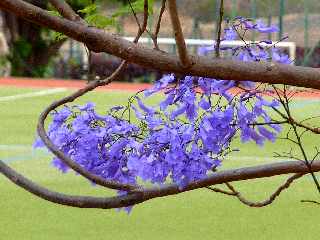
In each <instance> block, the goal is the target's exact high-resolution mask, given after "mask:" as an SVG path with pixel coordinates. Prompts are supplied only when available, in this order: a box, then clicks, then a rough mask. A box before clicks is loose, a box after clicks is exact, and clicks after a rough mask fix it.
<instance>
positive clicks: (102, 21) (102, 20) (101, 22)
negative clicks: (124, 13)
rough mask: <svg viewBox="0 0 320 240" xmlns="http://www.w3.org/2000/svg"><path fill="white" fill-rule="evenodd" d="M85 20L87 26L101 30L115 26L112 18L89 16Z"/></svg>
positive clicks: (99, 15) (96, 15)
mask: <svg viewBox="0 0 320 240" xmlns="http://www.w3.org/2000/svg"><path fill="white" fill-rule="evenodd" d="M85 20H86V21H87V23H88V24H89V25H91V26H95V27H97V28H102V29H103V28H106V27H110V26H116V20H115V19H114V18H112V17H111V18H110V17H106V16H103V15H101V14H92V15H89V16H87V17H86V18H85Z"/></svg>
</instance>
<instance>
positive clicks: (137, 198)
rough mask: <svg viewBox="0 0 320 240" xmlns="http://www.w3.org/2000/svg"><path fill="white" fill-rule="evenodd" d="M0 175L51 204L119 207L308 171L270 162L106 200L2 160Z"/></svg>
mask: <svg viewBox="0 0 320 240" xmlns="http://www.w3.org/2000/svg"><path fill="white" fill-rule="evenodd" d="M312 170H313V171H314V172H316V171H320V161H317V162H314V163H313V164H312ZM0 172H1V173H2V174H3V175H4V176H6V177H7V178H9V179H10V180H11V181H12V182H13V183H14V184H16V185H18V186H20V187H22V188H24V189H26V190H27V191H29V192H31V193H33V194H35V195H36V196H38V197H40V198H43V199H45V200H48V201H51V202H54V203H58V204H62V205H67V206H72V207H81V208H119V207H127V206H132V205H135V204H139V203H142V202H145V201H147V200H150V199H153V198H158V197H165V196H169V195H175V194H179V193H182V192H186V191H191V190H194V189H198V188H202V187H208V186H211V185H215V184H221V183H227V182H233V181H241V180H248V179H254V178H263V177H272V176H275V175H281V174H288V173H298V174H306V173H308V172H309V170H308V168H307V167H306V166H305V164H303V163H301V162H299V161H290V162H281V163H273V164H266V165H261V166H257V167H246V168H240V169H231V170H225V171H220V172H215V173H214V174H213V175H211V176H209V177H207V178H205V179H202V180H199V181H196V182H192V183H190V184H189V185H188V186H187V187H186V188H184V189H179V187H178V186H177V185H176V184H169V185H164V186H162V187H151V188H145V189H139V190H136V191H134V192H130V193H129V194H128V195H124V196H118V197H109V198H97V197H82V196H70V195H65V194H61V193H57V192H52V191H50V190H48V189H46V188H43V187H41V186H38V185H37V184H35V183H33V182H32V181H30V180H28V179H26V178H25V177H24V176H22V175H20V174H18V173H17V172H15V171H14V170H13V169H12V168H10V167H9V166H7V165H6V164H5V163H4V162H2V161H1V160H0Z"/></svg>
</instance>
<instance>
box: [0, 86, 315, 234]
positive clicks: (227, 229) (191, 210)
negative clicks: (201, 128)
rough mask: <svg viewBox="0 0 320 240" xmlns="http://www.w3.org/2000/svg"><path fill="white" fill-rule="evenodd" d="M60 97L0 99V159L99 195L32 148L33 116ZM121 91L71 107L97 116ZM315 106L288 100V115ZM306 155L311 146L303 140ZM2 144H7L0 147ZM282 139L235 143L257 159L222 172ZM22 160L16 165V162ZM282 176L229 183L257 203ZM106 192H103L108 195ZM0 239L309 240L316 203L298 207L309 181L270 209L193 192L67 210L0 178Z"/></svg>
mask: <svg viewBox="0 0 320 240" xmlns="http://www.w3.org/2000/svg"><path fill="white" fill-rule="evenodd" d="M26 91H32V89H26V90H24V89H14V88H0V97H1V96H4V95H8V96H9V95H14V94H19V93H25V92H26ZM65 94H66V93H62V94H56V95H50V96H45V97H34V98H28V99H19V100H16V101H9V102H2V103H1V107H0V119H1V124H0V136H1V137H0V145H1V146H3V147H2V148H0V158H1V159H5V160H7V161H10V165H11V166H12V167H14V168H15V169H16V170H17V171H19V172H20V173H23V174H24V175H26V176H27V177H29V178H30V179H32V180H33V181H35V182H37V183H39V184H41V185H44V186H46V187H48V188H50V189H52V190H56V191H62V192H65V193H72V194H88V195H106V194H108V193H106V192H105V190H103V189H101V188H98V187H92V186H91V185H90V184H89V183H88V182H87V181H86V180H83V179H81V178H80V177H79V176H75V175H74V174H73V173H69V174H66V175H61V174H60V173H59V172H57V171H56V170H55V169H54V168H52V167H50V156H49V155H48V154H47V153H46V152H44V151H32V150H31V148H30V147H28V146H30V145H31V144H32V142H33V140H34V136H35V126H36V122H37V117H38V115H39V113H40V111H41V110H42V109H43V108H44V107H45V106H46V105H48V104H49V103H50V102H51V101H53V100H54V99H58V98H59V97H62V96H63V95H65ZM127 96H128V94H127V93H120V92H114V93H104V92H96V93H90V94H89V95H87V96H85V97H83V98H82V99H81V100H80V101H79V102H78V103H81V102H82V103H83V102H86V101H89V100H90V101H94V102H96V103H97V105H98V108H99V110H100V111H103V110H104V109H105V108H106V107H110V106H112V105H118V104H121V103H125V101H126V98H127ZM319 105H320V104H319V103H312V104H309V103H308V102H306V101H299V102H297V103H294V105H293V109H294V113H295V114H296V115H297V116H298V117H300V118H302V117H303V116H305V114H313V115H318V114H319V109H320V108H319ZM305 143H306V145H307V147H308V149H309V150H310V151H311V149H312V145H314V144H316V143H317V139H316V138H315V137H308V138H307V139H306V142H305ZM4 145H15V146H16V147H13V148H6V147H5V146H4ZM288 147H289V146H288V145H287V144H286V143H284V142H282V141H277V142H276V143H275V144H267V145H266V147H265V148H259V147H256V146H255V145H254V144H245V145H242V146H241V152H239V153H237V154H239V155H240V156H248V155H249V156H257V160H256V161H253V160H252V159H251V160H250V159H249V160H243V161H240V160H228V161H226V163H225V164H224V168H228V167H240V166H243V165H254V164H259V163H262V162H263V161H264V160H263V159H262V160H261V159H259V156H272V152H273V151H274V150H275V149H281V150H284V149H288ZM22 160H23V161H22ZM283 180H284V178H283V177H277V178H273V179H261V180H256V181H250V182H239V183H236V184H235V186H237V187H238V188H239V189H240V190H241V191H243V192H244V194H245V195H246V196H248V198H250V199H253V200H262V199H264V198H265V197H266V196H267V195H268V193H271V192H272V191H273V190H274V189H275V188H276V187H277V185H278V184H280V183H281V182H282V181H283ZM110 194H111V193H110ZM0 195H1V200H0V223H1V227H0V236H1V237H0V239H6V240H7V239H8V240H11V239H24V240H29V239H30V240H31V239H32V240H37V239H39V240H40V239H49V240H51V239H63V240H64V239H70V240H71V239H114V240H116V239H148V240H151V239H184V240H188V239H228V240H229V239H240V240H241V239H259V240H260V239H268V240H270V239H284V240H285V239H288V240H289V239H290V240H291V239H305V240H308V239H310V240H311V239H317V236H319V235H320V228H319V224H318V223H317V222H318V219H319V216H320V209H319V207H318V206H316V205H312V204H302V203H300V200H301V199H319V196H318V195H317V193H316V191H315V188H314V185H313V183H312V181H311V179H310V177H309V176H306V177H304V178H303V179H301V180H300V181H298V182H297V183H296V184H294V185H293V186H292V187H291V188H290V189H289V190H288V191H286V192H284V193H283V194H282V195H281V196H280V198H279V199H278V200H277V201H275V202H274V203H273V204H272V205H270V206H268V207H266V208H262V209H253V208H248V207H246V206H244V205H242V204H241V203H239V202H238V201H237V200H236V199H233V198H231V197H226V196H223V195H218V194H215V193H211V192H209V191H207V190H204V189H200V190H196V191H193V192H188V193H184V194H180V195H177V196H171V197H167V198H162V199H155V200H152V201H149V202H146V203H143V204H141V205H138V206H135V207H134V210H133V211H132V213H131V214H130V215H129V216H127V215H126V214H125V213H124V212H116V211H115V210H95V209H90V210H88V209H74V208H68V207H64V206H58V205H54V204H52V203H49V202H46V201H44V200H41V199H38V198H36V197H34V196H33V195H31V194H29V193H27V192H26V191H24V190H22V189H20V188H18V187H16V186H15V185H13V184H12V183H11V182H9V181H8V180H7V179H6V178H4V177H3V176H0Z"/></svg>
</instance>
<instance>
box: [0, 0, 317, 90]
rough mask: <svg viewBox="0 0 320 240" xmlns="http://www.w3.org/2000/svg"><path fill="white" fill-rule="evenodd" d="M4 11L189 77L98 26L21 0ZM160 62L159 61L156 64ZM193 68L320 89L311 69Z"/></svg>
mask: <svg viewBox="0 0 320 240" xmlns="http://www.w3.org/2000/svg"><path fill="white" fill-rule="evenodd" d="M0 8H2V9H3V10H5V11H10V12H12V13H14V14H16V15H18V16H20V17H22V18H24V19H26V20H28V21H32V22H34V23H36V24H40V25H43V26H46V27H49V28H51V29H53V30H55V31H58V32H62V33H64V34H65V35H67V36H69V37H71V38H74V39H76V40H78V41H80V42H84V43H86V44H87V46H88V47H89V48H90V49H91V50H93V51H95V52H107V53H109V54H112V55H115V56H117V57H120V58H122V59H125V60H127V61H129V62H133V63H136V64H139V65H141V66H143V67H146V68H152V69H158V70H160V71H163V72H172V73H178V74H186V71H185V68H183V67H182V66H181V64H180V61H179V59H178V58H177V57H175V56H172V55H170V54H168V53H163V52H161V51H157V50H154V49H149V48H146V47H143V46H141V45H139V44H134V43H131V42H129V41H126V40H124V39H122V38H121V37H118V36H116V35H114V34H109V33H106V32H105V31H104V30H100V29H96V28H94V27H86V26H82V25H80V24H77V23H75V22H72V21H69V20H66V19H61V18H59V17H56V16H52V15H50V14H49V13H48V12H47V11H44V10H42V9H41V8H38V7H35V6H33V5H31V4H29V3H27V2H24V1H21V0H2V1H0ZM154 59H157V61H154ZM190 59H192V62H193V65H192V66H191V67H190V68H189V69H188V74H190V75H193V76H205V77H211V78H216V79H225V80H237V81H247V80H249V81H253V82H264V83H271V84H276V83H277V84H287V85H292V86H300V87H308V88H314V89H320V70H319V69H314V68H309V67H298V66H292V65H284V64H275V63H266V62H250V63H249V62H241V61H234V60H226V59H210V58H208V57H198V56H190Z"/></svg>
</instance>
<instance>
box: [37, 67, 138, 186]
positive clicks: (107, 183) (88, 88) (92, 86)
mask: <svg viewBox="0 0 320 240" xmlns="http://www.w3.org/2000/svg"><path fill="white" fill-rule="evenodd" d="M124 67H125V63H121V65H120V66H119V68H118V69H117V70H116V71H115V72H114V73H113V74H112V75H111V76H110V77H109V78H107V79H106V80H103V81H94V82H92V83H89V84H88V85H87V86H86V87H84V88H82V89H80V90H78V91H76V92H75V93H73V94H71V95H69V96H67V97H64V98H62V99H60V100H58V101H55V102H53V103H52V104H51V105H49V106H48V107H47V108H46V109H45V110H44V111H43V112H42V113H41V114H40V117H39V121H38V125H37V131H38V135H39V137H40V138H41V140H42V141H43V143H44V144H45V145H46V147H47V148H48V149H49V150H50V151H51V152H52V153H53V154H54V155H55V156H57V157H58V158H59V159H60V160H61V161H62V162H64V163H65V164H66V165H68V166H69V167H70V168H72V169H73V170H74V171H76V172H77V173H79V174H80V175H82V176H83V177H85V178H87V179H89V180H90V181H92V182H94V183H96V184H98V185H101V186H104V187H107V188H111V189H118V190H124V191H128V190H133V189H136V188H137V187H138V186H135V185H129V184H121V183H117V182H115V181H111V180H105V179H104V178H102V177H99V176H97V175H94V174H91V173H90V172H88V171H87V170H85V169H84V168H83V167H81V166H79V165H78V164H77V163H76V162H74V161H73V160H72V159H71V158H70V157H68V156H66V155H65V154H64V153H63V152H62V151H60V150H59V148H58V147H57V146H55V145H54V144H53V142H52V141H51V140H50V138H49V136H48V135H47V133H46V130H45V127H44V126H45V120H46V118H47V117H48V115H49V113H50V112H51V111H53V110H54V109H56V108H57V107H59V106H61V105H63V104H66V103H68V102H73V101H74V100H75V99H77V98H78V97H80V96H82V95H84V94H85V93H87V92H89V91H92V90H93V89H95V88H96V87H98V86H102V85H106V84H108V83H110V82H111V81H112V80H113V79H115V78H117V77H118V75H119V73H120V72H121V70H122V69H123V68H124Z"/></svg>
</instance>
